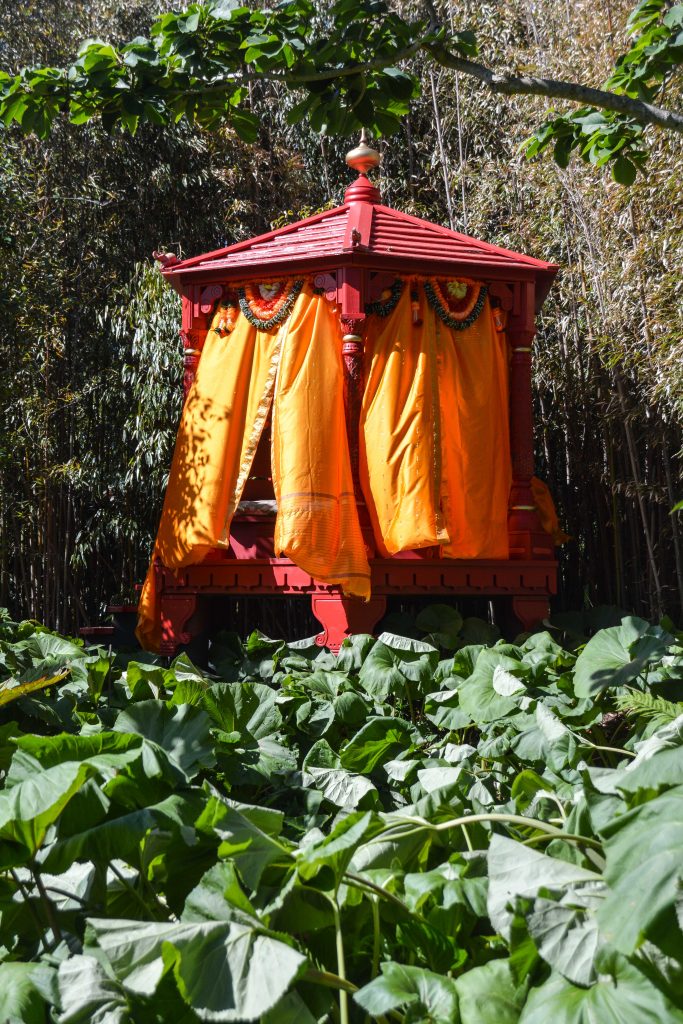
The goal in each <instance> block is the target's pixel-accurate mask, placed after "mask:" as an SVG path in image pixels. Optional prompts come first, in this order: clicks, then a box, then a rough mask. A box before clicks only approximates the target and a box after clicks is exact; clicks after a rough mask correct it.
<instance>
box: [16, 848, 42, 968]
mask: <svg viewBox="0 0 683 1024" xmlns="http://www.w3.org/2000/svg"><path fill="white" fill-rule="evenodd" d="M10 875H11V876H12V878H13V879H14V882H15V885H16V886H17V888H18V889H19V892H20V893H21V895H22V896H23V897H24V903H25V904H26V909H27V910H28V912H29V914H30V915H31V917H32V918H33V921H34V923H35V926H36V928H37V929H38V937H39V939H40V942H41V944H42V946H43V948H44V949H47V943H46V942H45V933H44V929H43V922H42V921H41V920H40V917H39V916H38V914H37V913H36V908H35V907H34V906H33V904H32V903H31V894H30V893H29V892H28V890H27V889H26V886H25V885H24V883H23V882H22V881H21V879H20V878H19V875H18V874H17V873H16V871H15V870H14V868H10Z"/></svg>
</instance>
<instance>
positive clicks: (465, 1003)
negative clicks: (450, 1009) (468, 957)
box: [455, 960, 525, 1024]
mask: <svg viewBox="0 0 683 1024" xmlns="http://www.w3.org/2000/svg"><path fill="white" fill-rule="evenodd" d="M455 988H456V990H457V993H458V999H459V1003H460V1020H461V1022H462V1024H517V1021H518V1020H519V1014H520V1011H521V1009H522V1006H523V1005H524V996H525V987H524V986H520V985H517V984H516V983H515V980H514V978H513V976H512V971H511V970H510V963H509V961H508V960H491V961H490V962H489V963H487V964H483V965H482V966H481V967H474V968H472V970H470V971H466V972H465V974H461V975H460V976H459V977H458V978H456V981H455Z"/></svg>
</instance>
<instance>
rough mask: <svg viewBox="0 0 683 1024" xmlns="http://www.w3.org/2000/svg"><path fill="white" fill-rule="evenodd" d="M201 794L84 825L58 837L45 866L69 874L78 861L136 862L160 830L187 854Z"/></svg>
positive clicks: (179, 854)
mask: <svg viewBox="0 0 683 1024" xmlns="http://www.w3.org/2000/svg"><path fill="white" fill-rule="evenodd" d="M200 808H201V799H200V796H199V794H198V793H188V794H175V793H174V794H171V795H170V796H168V797H167V798H166V799H165V800H162V801H160V802H159V803H157V804H152V805H151V806H149V807H141V808H139V809H137V810H134V811H130V812H128V813H127V814H120V815H118V816H117V817H108V818H107V819H105V820H104V821H98V822H95V823H93V824H88V823H87V822H83V825H84V826H85V827H83V828H82V829H81V830H80V831H78V832H75V833H73V834H71V835H67V836H64V837H61V836H60V837H59V838H58V839H57V841H56V842H55V843H54V844H53V845H52V846H50V847H49V849H47V850H46V852H45V856H44V858H43V861H42V863H43V866H44V867H45V869H46V870H48V871H54V872H59V871H66V869H67V868H68V866H69V865H70V864H72V863H73V862H74V861H76V860H81V861H83V860H89V861H92V862H93V864H98V865H100V866H104V865H106V863H107V862H108V861H110V860H113V859H115V858H120V859H121V860H127V861H128V862H129V863H137V861H138V848H139V844H140V842H141V841H142V840H143V839H144V837H145V836H146V835H147V833H148V832H150V831H151V830H153V829H154V830H160V831H162V832H163V834H164V835H165V836H166V837H167V838H168V840H169V843H171V842H172V843H173V844H174V845H175V847H176V852H175V855H176V856H177V857H183V856H186V855H187V848H188V847H189V846H191V845H193V844H194V843H195V838H194V835H193V832H192V829H191V825H192V823H193V822H194V820H195V818H196V817H197V815H198V814H199V811H200Z"/></svg>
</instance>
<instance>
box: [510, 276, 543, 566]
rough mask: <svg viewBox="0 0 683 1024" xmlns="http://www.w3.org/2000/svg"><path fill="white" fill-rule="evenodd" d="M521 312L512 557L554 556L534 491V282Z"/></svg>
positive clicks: (514, 342) (513, 385)
mask: <svg viewBox="0 0 683 1024" xmlns="http://www.w3.org/2000/svg"><path fill="white" fill-rule="evenodd" d="M523 289H524V290H523V294H522V309H521V311H520V315H518V316H516V317H512V318H511V319H510V321H509V325H508V342H509V344H510V348H511V360H510V454H511V458H512V488H511V491H510V504H509V515H508V535H509V539H510V558H512V559H534V558H538V559H541V558H553V557H554V549H553V543H552V540H551V538H550V537H549V535H548V534H547V533H546V532H545V531H544V530H543V527H542V526H541V521H540V519H539V516H538V511H537V510H536V506H535V504H534V498H533V494H532V491H531V478H532V476H533V475H534V423H533V401H532V393H531V347H532V343H533V340H534V334H535V326H534V307H533V285H528V286H523Z"/></svg>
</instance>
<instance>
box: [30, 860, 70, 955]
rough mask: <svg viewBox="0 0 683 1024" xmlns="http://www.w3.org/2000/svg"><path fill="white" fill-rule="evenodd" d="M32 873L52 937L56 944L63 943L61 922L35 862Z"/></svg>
mask: <svg viewBox="0 0 683 1024" xmlns="http://www.w3.org/2000/svg"><path fill="white" fill-rule="evenodd" d="M31 873H32V874H33V878H34V879H35V883H36V888H37V889H38V892H39V893H40V898H41V900H42V902H43V906H44V907H45V913H46V915H47V920H48V923H49V925H50V928H51V929H52V935H53V937H54V940H55V942H61V941H62V929H61V928H60V927H59V921H58V920H57V915H56V913H55V908H54V904H53V902H52V900H51V899H50V897H49V896H48V894H47V890H46V888H45V886H44V885H43V879H42V878H41V877H40V871H39V870H38V868H37V867H36V865H35V862H34V863H32V864H31Z"/></svg>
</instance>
